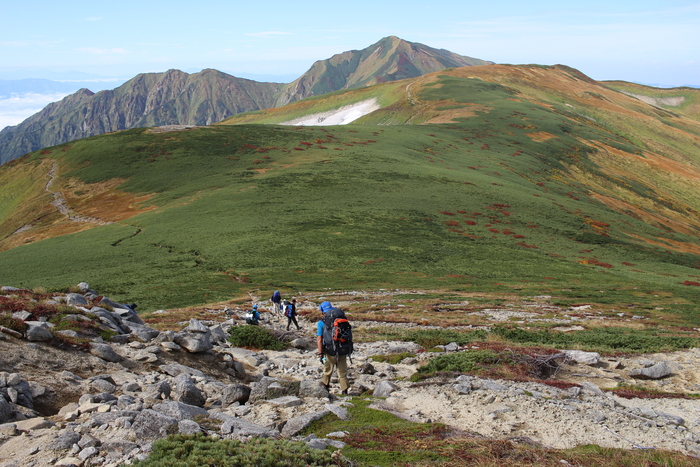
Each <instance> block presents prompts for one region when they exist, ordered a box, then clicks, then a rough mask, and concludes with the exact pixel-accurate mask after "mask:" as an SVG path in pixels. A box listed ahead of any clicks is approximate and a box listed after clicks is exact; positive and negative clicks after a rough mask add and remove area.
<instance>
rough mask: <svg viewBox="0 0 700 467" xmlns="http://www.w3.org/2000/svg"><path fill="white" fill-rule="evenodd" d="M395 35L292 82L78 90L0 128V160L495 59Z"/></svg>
mask: <svg viewBox="0 0 700 467" xmlns="http://www.w3.org/2000/svg"><path fill="white" fill-rule="evenodd" d="M492 63H493V62H487V61H484V60H478V59H474V58H470V57H465V56H462V55H457V54H455V53H452V52H449V51H447V50H443V49H434V48H432V47H428V46H426V45H423V44H418V43H412V42H408V41H404V40H402V39H399V38H398V37H394V36H391V37H386V38H384V39H382V40H380V41H379V42H377V43H375V44H373V45H371V46H369V47H367V48H366V49H362V50H351V51H348V52H343V53H341V54H338V55H334V56H333V57H331V58H329V59H327V60H320V61H318V62H316V63H314V65H313V66H312V67H311V68H310V69H309V70H308V71H307V72H306V73H304V74H303V75H302V76H300V77H299V78H298V79H296V80H295V81H293V82H292V83H289V84H280V83H261V82H257V81H252V80H247V79H242V78H236V77H234V76H231V75H229V74H226V73H223V72H220V71H217V70H212V69H208V70H203V71H201V72H199V73H194V74H188V73H185V72H182V71H179V70H169V71H167V72H164V73H144V74H139V75H137V76H136V77H134V78H132V79H131V80H129V81H127V82H126V83H124V84H123V85H122V86H119V87H118V88H116V89H114V90H104V91H100V92H98V93H93V92H92V91H90V90H88V89H80V90H79V91H77V92H75V93H74V94H71V95H69V96H67V97H66V98H64V99H63V100H61V101H59V102H56V103H52V104H50V105H48V106H47V107H46V108H44V109H43V110H42V111H41V112H38V113H37V114H35V115H33V116H31V117H30V118H28V119H26V120H25V121H23V122H22V123H20V124H19V125H16V126H11V127H7V128H5V129H4V130H2V131H0V164H2V163H5V162H8V161H10V160H12V159H15V158H17V157H20V156H22V155H23V154H26V153H28V152H31V151H34V150H36V149H41V148H43V147H47V146H52V145H56V144H60V143H64V142H67V141H72V140H76V139H81V138H85V137H88V136H94V135H98V134H102V133H107V132H112V131H118V130H126V129H129V128H136V127H144V126H161V125H171V124H185V125H209V124H211V123H215V122H218V121H221V120H223V119H225V118H227V117H230V116H232V115H235V114H238V113H241V112H246V111H250V110H259V109H265V108H270V107H278V106H282V105H285V104H288V103H290V102H294V101H297V100H300V99H303V98H305V97H309V96H316V95H321V94H325V93H328V92H333V91H338V90H341V89H348V88H355V87H363V86H368V85H372V84H377V83H381V82H386V81H395V80H399V79H404V78H412V77H417V76H421V75H424V74H426V73H431V72H434V71H439V70H442V69H445V68H450V67H463V66H471V65H485V64H492Z"/></svg>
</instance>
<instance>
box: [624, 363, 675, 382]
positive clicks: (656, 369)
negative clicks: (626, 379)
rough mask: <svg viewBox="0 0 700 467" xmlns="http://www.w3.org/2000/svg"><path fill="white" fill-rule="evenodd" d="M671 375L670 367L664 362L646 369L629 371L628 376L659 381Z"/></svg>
mask: <svg viewBox="0 0 700 467" xmlns="http://www.w3.org/2000/svg"><path fill="white" fill-rule="evenodd" d="M671 373H672V371H671V367H670V366H668V363H666V362H660V363H657V364H655V365H652V366H650V367H648V368H639V369H636V370H630V373H629V375H630V376H631V377H633V378H640V379H661V378H664V377H666V376H668V375H670V374H671Z"/></svg>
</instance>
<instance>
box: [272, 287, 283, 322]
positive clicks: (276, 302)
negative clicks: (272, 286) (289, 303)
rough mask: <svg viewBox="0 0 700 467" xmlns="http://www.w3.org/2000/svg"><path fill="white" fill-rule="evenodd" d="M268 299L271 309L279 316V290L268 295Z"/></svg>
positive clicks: (280, 310)
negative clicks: (270, 295)
mask: <svg viewBox="0 0 700 467" xmlns="http://www.w3.org/2000/svg"><path fill="white" fill-rule="evenodd" d="M270 301H271V302H272V311H274V313H275V314H276V315H277V317H279V316H280V314H281V313H282V295H281V294H280V291H279V290H275V293H273V294H272V297H270Z"/></svg>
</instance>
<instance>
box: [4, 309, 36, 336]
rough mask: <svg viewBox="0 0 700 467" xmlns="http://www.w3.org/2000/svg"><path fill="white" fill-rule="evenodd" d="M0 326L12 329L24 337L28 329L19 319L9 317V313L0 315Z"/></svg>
mask: <svg viewBox="0 0 700 467" xmlns="http://www.w3.org/2000/svg"><path fill="white" fill-rule="evenodd" d="M0 326H3V327H6V328H8V329H12V330H13V331H17V332H19V333H21V334H22V335H24V333H25V332H26V330H27V328H28V327H29V326H27V324H26V323H25V322H24V321H22V320H21V319H17V318H13V317H12V315H10V314H9V313H2V314H0Z"/></svg>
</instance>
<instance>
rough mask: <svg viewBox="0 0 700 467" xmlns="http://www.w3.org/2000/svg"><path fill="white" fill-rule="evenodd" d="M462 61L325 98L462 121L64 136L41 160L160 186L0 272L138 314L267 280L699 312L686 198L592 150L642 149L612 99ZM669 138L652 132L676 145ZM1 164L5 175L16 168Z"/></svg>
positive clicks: (389, 112)
mask: <svg viewBox="0 0 700 467" xmlns="http://www.w3.org/2000/svg"><path fill="white" fill-rule="evenodd" d="M472 68H477V69H478V68H481V69H490V68H492V67H471V68H469V69H468V70H470V71H469V73H470V75H469V76H467V75H465V73H466V72H465V71H463V70H462V71H460V70H455V71H454V72H450V73H449V76H448V75H445V76H442V77H438V76H437V75H433V76H431V77H424V78H419V79H417V80H415V81H414V84H413V85H412V86H411V88H410V89H411V94H412V99H411V100H407V99H406V98H405V97H404V96H405V92H406V86H407V85H408V84H410V83H407V82H401V83H398V84H397V83H389V84H387V85H384V86H383V87H379V88H373V89H370V90H364V91H353V92H350V93H347V94H336V95H334V96H332V97H331V98H332V99H336V101H338V102H339V101H342V100H343V99H346V100H353V99H354V100H361V99H360V97H362V96H361V95H360V94H358V93H362V92H366V93H375V96H377V97H379V98H380V100H382V99H383V100H384V103H385V104H387V103H388V104H390V105H388V106H387V107H386V108H385V109H384V110H383V111H380V112H378V113H376V114H373V115H371V116H368V117H365V120H366V121H370V122H374V121H386V120H387V119H398V120H400V119H411V118H413V121H435V120H436V118H439V115H440V114H441V113H442V114H444V113H446V112H447V113H449V114H450V115H451V116H454V117H456V118H458V120H456V121H455V122H454V123H443V124H434V125H417V126H374V125H351V126H345V127H328V128H320V127H304V128H292V127H274V126H259V125H233V126H226V125H222V126H217V127H212V128H202V129H197V130H189V131H186V132H179V133H165V134H149V133H147V132H145V131H144V130H129V131H126V132H120V133H116V134H111V135H103V136H100V137H94V138H89V139H86V140H81V141H78V142H75V143H74V144H73V145H72V146H70V148H69V149H67V150H65V151H62V150H58V148H57V149H55V150H54V151H53V152H52V154H50V155H46V154H45V155H44V156H43V157H49V158H51V157H55V158H56V159H58V160H59V161H60V166H61V175H62V177H64V179H76V178H78V179H80V180H82V181H83V182H84V183H98V182H104V180H105V179H107V178H114V177H116V178H119V179H124V180H127V181H126V182H125V183H124V184H123V185H122V186H121V187H120V188H119V189H120V190H121V191H123V192H135V193H152V194H154V195H153V196H152V197H151V198H150V200H149V201H148V204H149V205H152V206H157V209H154V210H151V211H148V212H144V213H142V214H139V215H136V216H134V217H131V218H130V219H128V220H124V221H121V222H118V223H116V224H112V225H109V226H104V227H100V228H97V229H92V230H90V231H86V232H81V233H77V234H74V235H67V236H61V237H57V238H54V239H49V240H44V241H41V242H37V243H34V244H31V245H26V246H22V247H18V248H13V249H11V250H8V251H5V252H2V253H0V263H2V264H4V265H12V267H11V268H8V267H3V268H0V284H8V285H15V286H19V285H25V286H38V285H43V286H45V287H48V288H61V287H67V286H68V285H72V284H75V283H77V282H78V281H81V280H86V281H88V282H90V283H91V284H92V285H93V286H94V287H95V288H97V289H98V290H100V291H102V292H104V293H106V294H109V295H113V296H117V297H122V298H124V299H129V300H135V301H138V302H140V303H141V304H142V306H143V308H145V309H149V308H153V307H175V306H183V305H187V304H192V303H204V302H213V301H217V300H222V299H225V298H228V297H230V296H231V295H235V294H238V293H242V292H244V291H246V290H250V289H262V290H267V289H270V288H279V289H283V290H288V291H292V292H296V291H298V290H321V289H323V288H325V287H330V288H334V289H350V288H378V287H416V288H445V289H453V290H464V291H470V290H479V291H484V290H495V291H498V290H509V291H510V290H513V289H515V290H517V291H519V293H522V294H539V293H553V294H561V293H562V289H566V290H568V292H565V293H566V294H567V295H568V296H569V297H571V298H574V299H576V298H578V299H580V300H582V301H585V300H596V301H598V302H603V303H609V304H610V306H611V307H612V306H618V305H619V304H621V303H629V302H635V301H636V302H639V301H642V302H644V303H647V304H648V306H654V303H655V300H656V299H655V298H653V297H654V296H656V295H659V294H660V293H661V292H663V293H662V295H663V296H664V297H666V299H665V300H666V302H665V306H669V307H670V308H671V309H672V310H674V311H676V312H677V313H680V314H682V315H683V316H684V319H686V320H687V321H690V322H693V323H696V321H697V318H696V317H694V313H693V304H694V303H697V298H698V297H697V290H698V288H697V287H694V286H688V285H681V283H682V282H684V281H691V282H694V281H696V280H697V279H696V278H697V277H698V276H700V274H697V273H698V271H697V269H695V266H696V265H698V264H699V262H698V258H697V255H696V254H695V253H694V252H693V251H691V250H690V248H689V247H688V245H691V244H693V242H694V241H695V235H696V232H697V223H698V219H697V217H696V216H695V213H694V211H693V209H695V206H692V209H691V208H690V207H688V208H686V207H679V206H675V205H673V203H670V202H669V201H668V200H666V205H664V206H665V209H667V211H668V212H665V211H662V210H660V208H659V209H658V210H656V208H658V206H660V203H661V201H660V200H659V199H658V197H659V196H658V195H659V194H658V193H657V192H655V191H654V189H653V186H651V185H650V184H649V180H647V179H644V178H643V176H644V174H645V173H644V171H643V170H641V169H639V172H640V174H641V175H639V177H642V178H639V179H626V180H622V179H620V178H619V176H611V175H609V174H608V171H609V169H608V168H607V166H606V165H605V163H607V162H606V161H607V160H608V158H605V157H601V153H602V150H600V149H599V148H598V147H602V145H604V146H605V148H606V149H605V151H606V152H605V153H606V154H613V153H614V154H618V157H619V158H620V159H621V160H626V161H627V162H626V167H627V172H628V173H634V170H631V169H630V168H629V167H632V168H634V167H636V166H637V165H639V166H644V165H645V164H644V163H639V164H636V163H635V159H634V158H633V157H631V156H634V155H636V156H639V155H640V154H645V151H648V150H647V148H645V147H644V146H640V145H641V144H643V142H641V143H640V145H635V144H633V143H632V142H631V141H630V140H629V139H625V138H623V137H620V136H617V135H615V134H614V133H611V132H609V131H608V130H607V128H609V127H610V125H608V126H607V128H606V126H605V125H602V124H596V125H591V124H590V121H591V120H590V118H597V119H598V120H599V121H600V120H602V117H601V116H603V117H605V116H616V115H617V114H618V113H619V112H618V113H615V112H613V111H607V112H608V113H604V109H603V110H598V111H599V112H602V113H601V114H600V115H596V117H591V116H590V115H588V118H584V117H582V116H581V113H583V112H584V111H585V112H589V113H590V112H593V111H594V110H595V109H596V107H595V106H588V107H586V106H584V105H583V104H577V105H578V106H579V108H573V109H572V107H569V106H572V105H573V104H569V106H567V105H565V104H566V103H563V102H557V100H556V96H554V97H553V94H552V93H551V92H548V91H547V89H546V86H547V82H546V80H545V79H544V78H546V77H547V76H550V75H548V73H550V74H553V73H555V72H556V73H557V74H558V75H559V79H560V80H561V79H563V78H562V77H564V76H570V80H571V82H572V83H578V84H581V85H582V86H583V85H586V86H588V85H590V86H593V85H592V84H590V83H586V82H585V81H583V80H581V79H579V78H577V77H575V76H571V71H570V70H562V69H558V70H544V69H543V70H540V69H538V68H532V69H522V70H521V73H522V75H525V74H536V73H542V74H543V77H542V78H540V79H539V80H538V81H537V82H536V84H537V85H536V86H533V87H532V89H526V88H527V87H526V86H525V85H524V84H520V85H519V86H520V88H519V89H520V90H521V93H517V92H515V91H514V89H513V86H514V85H515V84H517V83H516V81H517V80H518V79H521V80H522V82H526V80H525V79H524V78H522V77H521V76H520V75H519V74H518V73H517V72H516V71H513V72H512V73H510V74H509V75H507V76H505V78H507V79H508V80H509V81H510V83H511V84H510V86H509V87H505V86H503V85H501V84H496V83H490V82H488V81H485V79H486V78H487V77H486V76H481V77H478V76H477V75H476V74H475V73H477V74H478V73H479V70H473V69H472ZM483 73H485V72H483ZM489 73H490V72H489ZM497 76H498V75H497V74H494V75H490V76H489V77H488V78H490V79H492V80H493V81H496V77H497ZM502 78H503V76H502V77H501V78H498V79H502ZM601 88H602V87H601ZM601 92H604V91H601ZM608 92H610V93H613V91H608ZM525 93H528V94H525ZM538 94H539V95H538ZM545 94H546V95H548V96H549V99H548V102H544V101H543V99H544V96H545ZM615 94H617V93H615ZM577 96H578V95H577ZM601 96H603V97H604V98H607V97H606V96H605V95H604V94H601ZM402 99H403V100H402ZM538 99H539V100H538ZM590 99H595V100H600V98H596V97H590V96H588V95H584V96H582V97H581V102H584V103H585V102H586V100H590ZM625 99H627V98H625ZM632 101H633V100H632V99H630V102H632ZM305 102H306V103H300V104H298V106H297V107H294V106H290V107H289V109H291V110H289V109H288V110H286V111H282V110H281V111H270V113H268V114H257V115H258V116H262V117H268V118H269V117H270V115H271V113H273V112H278V113H275V116H276V117H278V118H280V119H282V120H283V119H286V118H288V115H289V113H290V112H291V113H294V112H297V113H299V112H300V110H299V109H300V108H301V107H299V106H302V105H309V104H308V101H305ZM312 102H314V101H312ZM318 102H322V100H318ZM325 105H329V104H325ZM625 105H637V104H636V103H633V104H629V103H627V102H626V101H625ZM295 109H296V110H295ZM640 109H641V110H639V112H641V113H640V115H642V116H643V115H646V114H644V113H643V112H648V109H646V108H643V107H641V108H640ZM314 111H318V109H314ZM626 111H630V110H626ZM284 112H287V114H286V115H284ZM460 115H461V116H462V117H463V118H461V119H460V117H459V116H460ZM467 117H468V118H467ZM242 118H245V117H242ZM649 118H650V119H651V118H652V117H649ZM233 121H240V120H239V119H234V120H233ZM649 121H652V120H649ZM673 123H674V125H676V127H683V126H684V125H685V126H686V127H687V126H688V125H690V124H689V123H688V122H687V121H686V120H682V121H680V120H679V121H678V122H673ZM626 125H628V126H629V127H630V128H631V126H630V125H631V124H630V123H629V122H628V123H626ZM669 127H670V128H671V129H672V131H673V132H675V131H676V130H675V128H676V127H674V126H669ZM690 129H691V130H693V131H695V130H694V128H693V127H692V125H691V126H690ZM686 130H687V128H686V129H684V130H683V131H685V133H686V134H690V135H691V136H692V134H691V133H687V131H686ZM678 131H681V130H678ZM543 132H544V133H546V134H547V135H548V136H546V137H547V138H549V139H546V140H543V134H544V133H543ZM695 134H697V133H695ZM673 136H674V138H668V137H667V138H666V139H663V138H662V139H661V143H659V144H667V141H668V140H670V139H673V141H674V143H673V144H680V145H681V146H683V145H685V144H687V142H686V141H685V140H683V138H682V137H681V138H675V136H677V135H676V134H675V133H674V134H673ZM688 138H691V137H690V136H689V137H688ZM304 143H310V144H304ZM668 144H671V143H668ZM596 145H597V146H598V147H596ZM65 148H66V147H65V146H64V147H63V149H65ZM297 148H298V149H297ZM667 152H669V153H670V154H671V155H673V154H672V153H673V151H671V150H669V151H667ZM624 155H628V156H625V157H623V156H624ZM41 157H42V156H41V155H40V154H34V155H32V156H31V157H29V158H25V159H24V160H23V161H20V162H18V163H17V164H11V166H10V167H9V169H11V168H12V167H16V166H21V165H22V164H24V163H28V162H32V161H33V160H37V159H39V158H41ZM679 157H680V156H679ZM685 160H686V161H687V165H686V167H692V166H694V165H696V164H697V163H698V161H697V159H694V158H693V157H692V154H689V155H685ZM620 164H622V162H620ZM635 164H636V165H635ZM608 165H609V164H608ZM1 170H3V173H2V179H4V177H6V175H5V173H4V171H6V170H8V168H5V167H3V168H2V169H1ZM652 175H653V174H652ZM649 176H651V175H649ZM680 181H681V182H684V183H685V181H684V180H680ZM668 184H669V186H671V182H670V181H669V182H668ZM588 186H593V187H594V188H595V191H597V193H595V192H592V191H591V190H589V188H588ZM681 192H682V190H679V193H681ZM601 194H604V195H605V196H607V197H608V198H610V197H613V196H617V197H618V198H616V199H629V200H637V201H639V202H645V203H647V204H646V205H644V204H642V206H643V207H644V209H645V211H644V212H642V213H641V214H640V212H636V211H635V212H633V211H629V212H626V211H625V210H624V209H617V211H616V210H613V209H611V207H615V205H613V203H611V202H609V200H608V203H607V205H606V204H604V203H602V202H601V201H600V200H601V199H603V198H601ZM605 199H606V200H607V198H605ZM637 204H640V203H637ZM698 208H700V207H698ZM688 209H690V211H689V210H688ZM105 211H106V212H105V214H108V211H109V208H108V207H106V208H105ZM646 212H654V213H655V215H658V216H661V215H662V214H664V213H665V214H666V215H667V217H663V219H673V220H674V222H675V224H674V223H673V222H671V221H668V224H669V225H670V226H675V225H681V222H682V223H683V225H684V226H685V229H680V228H678V229H676V230H673V229H672V228H671V227H669V226H668V225H665V224H663V223H662V222H661V221H659V222H656V224H655V223H654V222H650V221H649V219H648V218H645V217H644V215H642V214H644V213H646ZM659 212H660V213H661V214H658V213H659ZM6 219H7V218H6V217H5V218H2V222H5V221H6ZM659 219H660V218H659ZM671 241H673V242H675V243H669V242H671ZM674 246H675V247H674ZM66 265H69V267H66ZM600 290H604V292H605V293H604V294H601V293H600V292H599V291H600ZM696 324H697V323H696Z"/></svg>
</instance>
